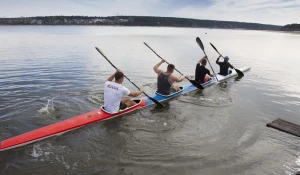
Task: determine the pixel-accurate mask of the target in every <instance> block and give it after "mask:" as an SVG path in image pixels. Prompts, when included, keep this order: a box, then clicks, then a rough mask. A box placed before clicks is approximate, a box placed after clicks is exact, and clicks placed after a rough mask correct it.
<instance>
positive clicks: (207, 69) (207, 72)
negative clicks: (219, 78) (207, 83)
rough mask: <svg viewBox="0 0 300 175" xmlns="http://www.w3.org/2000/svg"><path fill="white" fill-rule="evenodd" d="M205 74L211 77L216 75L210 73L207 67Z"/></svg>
mask: <svg viewBox="0 0 300 175" xmlns="http://www.w3.org/2000/svg"><path fill="white" fill-rule="evenodd" d="M207 74H208V75H209V76H211V77H215V76H216V75H215V74H211V73H210V71H209V70H208V69H207Z"/></svg>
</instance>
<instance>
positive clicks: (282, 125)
mask: <svg viewBox="0 0 300 175" xmlns="http://www.w3.org/2000/svg"><path fill="white" fill-rule="evenodd" d="M267 127H271V128H275V129H278V130H280V131H283V132H286V133H289V134H292V135H294V136H298V137H300V126H299V125H297V124H294V123H291V122H288V121H285V120H282V119H280V118H278V119H276V120H274V121H272V122H271V123H268V124H267Z"/></svg>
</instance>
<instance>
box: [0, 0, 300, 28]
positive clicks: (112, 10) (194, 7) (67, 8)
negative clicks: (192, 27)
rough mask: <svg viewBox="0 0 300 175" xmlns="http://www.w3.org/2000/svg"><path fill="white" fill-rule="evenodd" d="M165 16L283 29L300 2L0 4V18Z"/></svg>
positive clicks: (298, 15)
mask: <svg viewBox="0 0 300 175" xmlns="http://www.w3.org/2000/svg"><path fill="white" fill-rule="evenodd" d="M52 15H84V16H113V15H133V16H167V17H183V18H195V19H210V20H222V21H240V22H254V23H264V24H275V25H285V24H291V23H300V0H0V17H20V16H24V17H29V16H52Z"/></svg>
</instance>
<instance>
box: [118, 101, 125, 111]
mask: <svg viewBox="0 0 300 175" xmlns="http://www.w3.org/2000/svg"><path fill="white" fill-rule="evenodd" d="M126 108H127V105H126V104H125V103H122V102H120V108H119V110H124V109H126Z"/></svg>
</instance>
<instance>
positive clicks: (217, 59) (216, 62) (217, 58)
mask: <svg viewBox="0 0 300 175" xmlns="http://www.w3.org/2000/svg"><path fill="white" fill-rule="evenodd" d="M221 57H222V55H219V57H218V58H217V61H216V63H217V64H219V63H220V62H219V59H220V58H221Z"/></svg>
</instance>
